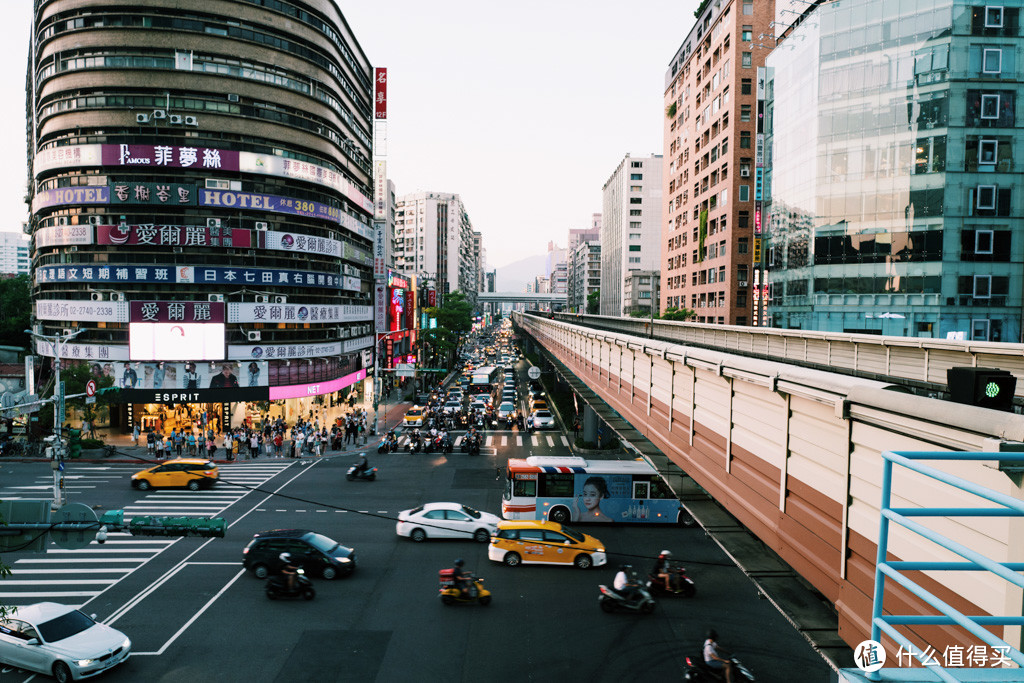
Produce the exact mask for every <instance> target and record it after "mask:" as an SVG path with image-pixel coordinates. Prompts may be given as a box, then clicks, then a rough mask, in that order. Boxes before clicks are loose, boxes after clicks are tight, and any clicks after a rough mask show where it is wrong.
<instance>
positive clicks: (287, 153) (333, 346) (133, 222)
mask: <svg viewBox="0 0 1024 683" xmlns="http://www.w3.org/2000/svg"><path fill="white" fill-rule="evenodd" d="M29 60H30V64H29V77H28V78H29V83H28V102H27V106H28V111H29V122H28V128H29V130H28V136H29V141H30V142H29V150H28V155H29V168H30V171H29V174H30V176H31V177H30V178H29V188H30V201H31V207H32V218H31V229H32V236H33V247H34V258H33V264H32V265H33V270H32V272H33V279H34V283H35V292H34V294H35V299H36V307H35V319H36V328H35V330H36V332H37V333H39V334H42V335H67V334H69V333H70V332H78V331H79V330H81V332H79V333H78V334H77V335H76V336H75V337H74V338H73V340H71V341H70V342H68V343H67V344H65V345H64V347H63V348H62V349H61V356H62V357H68V358H71V359H74V360H77V361H85V362H88V363H89V364H90V367H91V368H92V370H93V372H94V373H96V374H97V375H112V376H113V377H114V380H115V385H116V386H118V387H121V388H122V389H124V390H125V391H124V392H123V394H122V399H123V401H124V404H123V405H122V406H121V407H120V409H117V410H113V411H112V413H113V414H112V415H111V417H112V422H113V424H114V425H115V426H120V427H121V428H123V429H124V430H128V429H130V428H131V427H130V425H131V424H132V423H139V424H141V425H142V427H143V428H146V427H148V426H151V425H153V426H156V425H160V426H163V427H164V428H165V430H166V431H170V428H171V426H172V425H173V423H174V420H175V419H177V420H178V421H179V422H180V421H182V420H184V419H188V418H189V417H190V416H191V417H192V418H193V420H194V419H195V418H196V417H197V416H202V415H203V414H205V415H206V417H207V418H208V419H209V421H210V422H211V423H212V424H211V426H213V427H218V426H222V425H223V421H224V420H225V419H226V418H227V419H229V420H231V424H238V422H239V421H240V420H242V419H244V418H245V414H244V413H245V409H246V407H248V408H249V409H250V410H253V411H255V410H256V404H255V403H254V402H257V401H258V402H265V401H274V405H273V406H271V408H270V411H271V415H272V416H276V415H279V414H280V415H283V416H284V417H286V419H289V420H290V419H294V417H295V416H296V415H298V414H299V412H300V411H301V413H302V416H303V417H306V413H307V411H309V410H313V409H314V408H316V407H318V406H319V405H320V404H321V403H323V402H324V399H323V398H318V397H324V396H329V399H328V400H334V399H337V398H339V397H340V395H338V394H336V393H335V392H337V391H339V390H342V389H344V391H343V392H342V395H344V394H345V393H347V392H348V389H347V388H346V387H348V386H349V385H352V384H354V383H355V382H357V381H358V380H360V379H362V378H363V377H364V376H365V371H364V370H363V368H364V367H365V366H364V365H363V364H362V359H361V352H362V350H363V349H370V348H372V345H373V339H372V336H371V335H372V331H371V325H372V317H373V315H372V306H371V305H370V291H371V289H370V285H371V281H372V273H371V269H372V256H371V254H372V249H371V231H370V227H369V225H370V215H371V213H372V209H373V205H372V199H371V198H372V191H371V181H370V176H371V173H370V161H369V160H370V157H371V120H372V113H371V110H372V95H371V94H372V92H373V84H372V68H371V66H370V64H369V61H368V60H367V58H366V56H365V55H364V54H363V52H362V49H361V48H360V46H359V43H358V42H357V41H356V39H355V37H354V36H353V34H352V32H351V30H350V28H349V26H348V25H347V23H346V22H345V19H344V17H343V16H342V15H341V13H340V12H339V10H338V9H337V7H336V6H335V4H334V3H333V2H331V1H330V0H202V1H200V0H146V2H138V3H124V2H112V1H110V0H50V1H49V2H47V1H46V0H39V1H37V2H36V10H35V18H34V35H33V41H32V45H31V50H30V55H29ZM37 351H38V352H39V353H40V354H41V355H44V356H53V355H54V352H53V349H52V347H50V346H49V345H47V344H46V343H43V342H37ZM278 399H280V400H278ZM262 408H263V411H262V412H264V413H265V412H266V404H263V406H262Z"/></svg>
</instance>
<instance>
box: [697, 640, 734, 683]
mask: <svg viewBox="0 0 1024 683" xmlns="http://www.w3.org/2000/svg"><path fill="white" fill-rule="evenodd" d="M722 654H724V653H720V652H719V650H718V633H717V632H716V631H715V629H713V628H712V629H708V633H707V639H706V640H705V641H704V664H705V665H706V666H707V667H708V668H710V669H714V670H715V671H722V672H724V674H725V683H732V662H731V661H729V660H728V659H725V658H724V657H722Z"/></svg>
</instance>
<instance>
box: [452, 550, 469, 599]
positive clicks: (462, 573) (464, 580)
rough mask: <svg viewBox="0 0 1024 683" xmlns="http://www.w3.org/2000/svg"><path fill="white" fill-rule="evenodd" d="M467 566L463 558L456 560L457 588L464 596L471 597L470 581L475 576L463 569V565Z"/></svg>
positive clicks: (455, 575)
mask: <svg viewBox="0 0 1024 683" xmlns="http://www.w3.org/2000/svg"><path fill="white" fill-rule="evenodd" d="M465 564H466V562H465V561H464V560H463V559H462V558H461V557H460V558H459V559H457V560H455V567H454V578H455V587H456V588H458V589H459V592H461V593H462V594H463V595H470V592H469V588H470V581H469V580H470V578H471V577H472V576H473V575H472V574H471V573H469V572H468V571H466V570H465V569H463V568H462V567H463V565H465Z"/></svg>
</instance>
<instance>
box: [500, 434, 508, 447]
mask: <svg viewBox="0 0 1024 683" xmlns="http://www.w3.org/2000/svg"><path fill="white" fill-rule="evenodd" d="M501 445H502V446H507V445H508V437H507V436H503V437H501Z"/></svg>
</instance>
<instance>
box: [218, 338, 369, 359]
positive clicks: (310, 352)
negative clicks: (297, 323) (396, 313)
mask: <svg viewBox="0 0 1024 683" xmlns="http://www.w3.org/2000/svg"><path fill="white" fill-rule="evenodd" d="M371 344H372V338H371ZM341 353H342V344H341V342H327V343H319V344H262V345H261V344H232V345H230V346H228V358H230V359H232V360H241V359H248V358H253V359H257V358H326V357H328V356H337V355H340V354H341Z"/></svg>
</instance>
